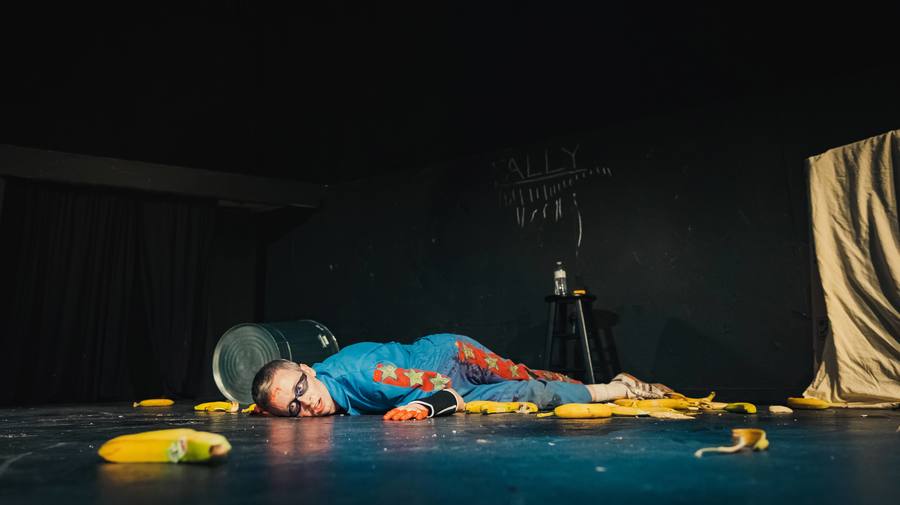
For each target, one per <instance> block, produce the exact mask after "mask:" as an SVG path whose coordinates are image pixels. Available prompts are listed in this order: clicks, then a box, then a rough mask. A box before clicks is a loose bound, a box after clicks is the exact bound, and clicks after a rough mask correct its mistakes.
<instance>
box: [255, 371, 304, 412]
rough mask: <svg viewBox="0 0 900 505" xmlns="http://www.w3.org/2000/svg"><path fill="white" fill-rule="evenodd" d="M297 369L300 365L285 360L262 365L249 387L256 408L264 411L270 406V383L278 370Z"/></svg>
mask: <svg viewBox="0 0 900 505" xmlns="http://www.w3.org/2000/svg"><path fill="white" fill-rule="evenodd" d="M299 369H300V365H298V364H297V363H294V362H293V361H290V360H286V359H276V360H273V361H270V362H268V363H266V364H265V365H263V367H262V368H260V369H259V371H258V372H256V375H255V376H254V377H253V385H252V386H251V387H250V394H252V395H253V402H254V403H256V406H257V407H259V408H260V409H261V410H266V411H268V410H269V407H271V406H272V401H271V399H272V391H271V390H272V383H273V382H274V381H275V374H276V373H277V372H278V371H279V370H299Z"/></svg>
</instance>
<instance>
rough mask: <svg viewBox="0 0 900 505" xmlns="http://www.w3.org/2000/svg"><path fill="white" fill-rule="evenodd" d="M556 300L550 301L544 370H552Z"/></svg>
mask: <svg viewBox="0 0 900 505" xmlns="http://www.w3.org/2000/svg"><path fill="white" fill-rule="evenodd" d="M556 312H557V310H556V302H550V312H549V313H548V314H547V345H546V348H545V350H544V370H550V358H551V353H552V352H553V331H554V330H555V329H556Z"/></svg>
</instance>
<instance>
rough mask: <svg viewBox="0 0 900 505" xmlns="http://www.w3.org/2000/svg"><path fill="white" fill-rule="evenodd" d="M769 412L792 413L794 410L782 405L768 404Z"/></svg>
mask: <svg viewBox="0 0 900 505" xmlns="http://www.w3.org/2000/svg"><path fill="white" fill-rule="evenodd" d="M769 412H770V413H772V414H793V413H794V411H793V410H791V409H789V408H788V407H785V406H783V405H769Z"/></svg>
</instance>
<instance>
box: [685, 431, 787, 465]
mask: <svg viewBox="0 0 900 505" xmlns="http://www.w3.org/2000/svg"><path fill="white" fill-rule="evenodd" d="M731 438H732V440H733V442H734V445H732V446H729V447H705V448H703V449H698V450H697V452H695V453H694V456H696V457H698V458H702V457H703V455H704V454H705V453H707V452H720V453H724V454H731V453H735V452H738V451H740V450H741V449H743V448H745V447H749V448H751V449H753V450H754V451H764V450H766V449H768V448H769V440H768V439H767V438H766V432H765V431H763V430H760V429H756V428H735V429H733V430H731Z"/></svg>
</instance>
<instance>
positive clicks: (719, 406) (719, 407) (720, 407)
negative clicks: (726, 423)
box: [700, 402, 728, 412]
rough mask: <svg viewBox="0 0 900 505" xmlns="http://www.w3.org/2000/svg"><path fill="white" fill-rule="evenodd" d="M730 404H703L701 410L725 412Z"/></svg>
mask: <svg viewBox="0 0 900 505" xmlns="http://www.w3.org/2000/svg"><path fill="white" fill-rule="evenodd" d="M727 406H728V404H727V403H725V402H709V403H701V404H700V410H703V411H706V412H708V411H713V410H725V407H727Z"/></svg>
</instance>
